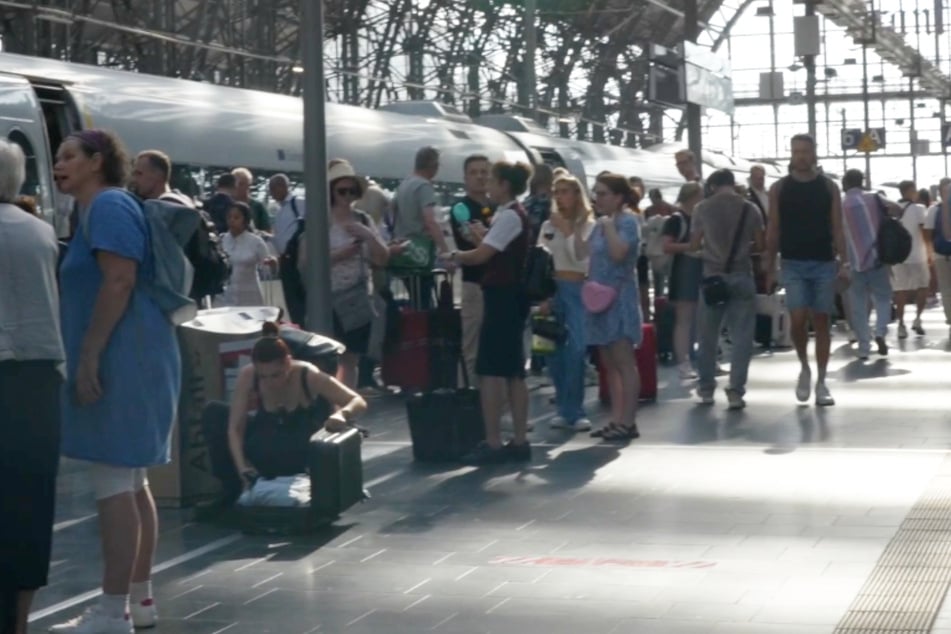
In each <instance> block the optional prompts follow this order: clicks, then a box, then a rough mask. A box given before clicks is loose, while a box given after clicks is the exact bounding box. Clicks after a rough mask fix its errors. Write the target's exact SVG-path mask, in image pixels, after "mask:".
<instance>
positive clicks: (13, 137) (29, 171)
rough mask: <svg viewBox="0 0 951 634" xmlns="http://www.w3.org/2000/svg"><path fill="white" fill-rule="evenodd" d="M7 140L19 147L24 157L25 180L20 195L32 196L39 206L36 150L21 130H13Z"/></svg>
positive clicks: (38, 171) (38, 175) (38, 172)
mask: <svg viewBox="0 0 951 634" xmlns="http://www.w3.org/2000/svg"><path fill="white" fill-rule="evenodd" d="M9 138H10V141H11V142H12V143H16V144H17V145H19V146H20V149H21V150H23V155H24V156H26V180H24V181H23V187H21V188H20V193H21V194H23V195H24V196H32V197H33V198H35V199H36V204H37V205H39V204H41V202H42V201H41V200H40V170H39V164H38V162H37V160H36V150H34V149H33V144H32V143H30V139H29V137H27V136H26V134H24V133H23V131H22V130H14V131H13V132H11V133H10V137H9Z"/></svg>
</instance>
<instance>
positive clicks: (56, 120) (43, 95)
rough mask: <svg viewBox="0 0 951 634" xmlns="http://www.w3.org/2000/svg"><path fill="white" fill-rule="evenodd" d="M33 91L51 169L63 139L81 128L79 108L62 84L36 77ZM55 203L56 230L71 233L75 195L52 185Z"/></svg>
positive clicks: (60, 233) (66, 234)
mask: <svg viewBox="0 0 951 634" xmlns="http://www.w3.org/2000/svg"><path fill="white" fill-rule="evenodd" d="M32 87H33V92H34V94H35V95H36V100H37V102H38V103H39V106H40V111H41V112H42V114H43V124H44V125H43V129H44V134H45V136H44V138H45V141H46V143H45V145H46V151H47V155H48V157H49V165H50V173H52V165H53V161H54V160H55V156H56V151H57V150H58V149H59V146H60V144H61V143H62V142H63V140H64V139H65V138H66V137H67V136H69V134H70V133H72V132H73V131H75V130H79V129H81V127H82V126H81V125H80V121H79V111H78V110H77V108H76V105H75V103H74V102H73V98H72V97H71V96H70V94H69V91H68V90H67V89H66V88H65V87H64V86H62V85H58V84H52V83H48V82H44V81H42V80H34V81H33V82H32ZM53 204H54V206H55V209H56V219H57V222H56V225H55V226H56V230H57V234H58V235H59V236H60V237H67V236H69V235H70V226H69V224H70V223H69V218H70V214H71V213H72V211H73V199H72V196H67V195H65V194H62V193H60V192H59V191H57V190H56V189H55V188H54V189H53Z"/></svg>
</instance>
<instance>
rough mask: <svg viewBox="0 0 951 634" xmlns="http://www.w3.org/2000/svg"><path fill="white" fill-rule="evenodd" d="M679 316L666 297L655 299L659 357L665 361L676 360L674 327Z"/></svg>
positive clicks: (655, 322) (655, 325) (655, 324)
mask: <svg viewBox="0 0 951 634" xmlns="http://www.w3.org/2000/svg"><path fill="white" fill-rule="evenodd" d="M676 322H677V315H676V312H675V310H674V305H673V304H671V303H670V302H669V301H667V298H666V297H664V296H660V297H655V298H654V328H655V329H656V331H657V356H658V358H660V359H661V360H663V361H671V360H673V358H674V325H675V324H676Z"/></svg>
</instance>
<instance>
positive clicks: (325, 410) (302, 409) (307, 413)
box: [251, 367, 331, 431]
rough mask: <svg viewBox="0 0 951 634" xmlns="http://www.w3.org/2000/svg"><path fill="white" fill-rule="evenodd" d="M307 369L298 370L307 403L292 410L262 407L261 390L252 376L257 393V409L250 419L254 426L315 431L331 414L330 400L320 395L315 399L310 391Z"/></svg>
mask: <svg viewBox="0 0 951 634" xmlns="http://www.w3.org/2000/svg"><path fill="white" fill-rule="evenodd" d="M308 374H309V371H308V369H307V368H306V367H304V368H301V371H300V385H301V389H302V390H303V391H304V396H305V397H307V402H308V403H309V405H300V406H298V407H295V408H294V409H292V410H286V409H284V408H283V407H282V408H280V409H278V410H276V411H268V410H267V409H265V408H264V399H262V398H261V392H260V390H259V389H258V377H257V375H255V377H254V391H255V392H256V393H257V395H258V410H257V412H255V414H254V418H253V419H252V420H251V424H252V425H253V426H255V427H260V426H286V427H292V428H293V427H313V428H314V431H317V428H319V427H320V426H321V425H323V424H324V421H325V420H327V418H328V417H329V416H330V414H331V406H330V402H329V401H327V399H325V398H324V397H322V396H318V397H317V398H316V399H315V398H314V397H313V396H312V395H311V393H310V387H309V386H308V385H307V375H308Z"/></svg>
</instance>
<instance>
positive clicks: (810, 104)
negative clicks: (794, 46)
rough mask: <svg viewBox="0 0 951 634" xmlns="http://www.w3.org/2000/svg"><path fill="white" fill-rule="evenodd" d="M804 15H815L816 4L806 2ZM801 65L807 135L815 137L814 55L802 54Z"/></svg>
mask: <svg viewBox="0 0 951 634" xmlns="http://www.w3.org/2000/svg"><path fill="white" fill-rule="evenodd" d="M806 15H807V16H815V15H816V5H815V4H813V3H812V2H807V3H806ZM803 65H804V66H805V67H806V111H807V113H808V117H809V135H810V136H812V138H813V139H816V138H817V135H816V56H815V55H805V56H803Z"/></svg>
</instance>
